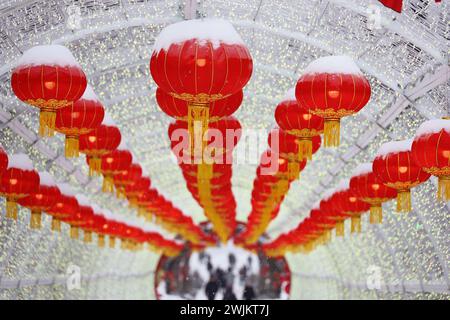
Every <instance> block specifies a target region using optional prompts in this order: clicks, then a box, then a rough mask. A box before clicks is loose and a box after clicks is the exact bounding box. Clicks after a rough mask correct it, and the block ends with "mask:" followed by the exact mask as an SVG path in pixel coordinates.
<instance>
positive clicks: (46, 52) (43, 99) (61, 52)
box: [11, 45, 87, 136]
mask: <svg viewBox="0 0 450 320" xmlns="http://www.w3.org/2000/svg"><path fill="white" fill-rule="evenodd" d="M86 85H87V80H86V75H85V74H84V72H83V70H82V69H81V67H80V65H79V64H78V62H77V61H76V60H75V58H74V57H73V55H72V53H71V52H70V51H69V50H68V49H67V48H66V47H63V46H60V45H47V46H36V47H33V48H31V49H29V50H27V51H25V52H24V54H23V55H22V57H21V58H20V59H19V61H18V62H17V67H16V68H15V69H14V70H13V72H12V77H11V87H12V89H13V91H14V94H15V95H16V96H17V98H19V99H20V100H22V101H24V102H26V103H28V104H30V105H32V106H35V107H37V108H39V109H40V110H41V113H40V120H39V124H40V128H39V134H40V135H41V136H45V135H47V136H52V135H53V132H54V131H53V130H54V129H55V117H56V110H57V109H59V108H62V107H65V106H67V105H69V104H71V103H73V102H75V101H77V100H78V99H80V98H81V96H82V95H83V93H84V90H85V89H86Z"/></svg>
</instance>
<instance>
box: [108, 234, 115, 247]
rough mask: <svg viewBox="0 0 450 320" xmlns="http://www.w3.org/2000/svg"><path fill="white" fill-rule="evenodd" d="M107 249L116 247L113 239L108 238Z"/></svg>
mask: <svg viewBox="0 0 450 320" xmlns="http://www.w3.org/2000/svg"><path fill="white" fill-rule="evenodd" d="M109 247H110V248H115V247H116V238H115V237H109Z"/></svg>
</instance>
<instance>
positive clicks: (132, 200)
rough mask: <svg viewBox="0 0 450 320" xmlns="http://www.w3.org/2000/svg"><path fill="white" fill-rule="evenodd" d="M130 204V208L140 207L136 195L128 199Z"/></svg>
mask: <svg viewBox="0 0 450 320" xmlns="http://www.w3.org/2000/svg"><path fill="white" fill-rule="evenodd" d="M128 205H129V207H130V208H132V209H134V208H137V207H138V202H137V198H136V197H130V198H129V199H128Z"/></svg>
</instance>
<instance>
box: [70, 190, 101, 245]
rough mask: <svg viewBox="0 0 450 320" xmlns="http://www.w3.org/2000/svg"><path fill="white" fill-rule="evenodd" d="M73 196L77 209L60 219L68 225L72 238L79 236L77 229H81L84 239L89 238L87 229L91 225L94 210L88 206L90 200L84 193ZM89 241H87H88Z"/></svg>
mask: <svg viewBox="0 0 450 320" xmlns="http://www.w3.org/2000/svg"><path fill="white" fill-rule="evenodd" d="M75 198H76V199H77V201H78V210H77V211H76V212H75V213H74V214H72V215H70V216H67V217H65V218H62V221H64V222H65V223H67V224H69V225H70V237H71V238H72V239H78V238H79V237H80V233H79V230H80V229H83V230H84V232H85V239H86V240H89V239H88V238H90V235H89V232H90V231H88V230H87V229H89V228H90V226H92V224H93V221H92V222H91V220H92V219H93V216H94V210H93V209H92V207H91V206H90V201H89V199H88V198H86V197H85V196H84V195H81V194H77V195H75ZM88 242H89V241H88Z"/></svg>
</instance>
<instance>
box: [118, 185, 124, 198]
mask: <svg viewBox="0 0 450 320" xmlns="http://www.w3.org/2000/svg"><path fill="white" fill-rule="evenodd" d="M116 198H117V199H125V198H126V195H125V188H124V187H117V186H116Z"/></svg>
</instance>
